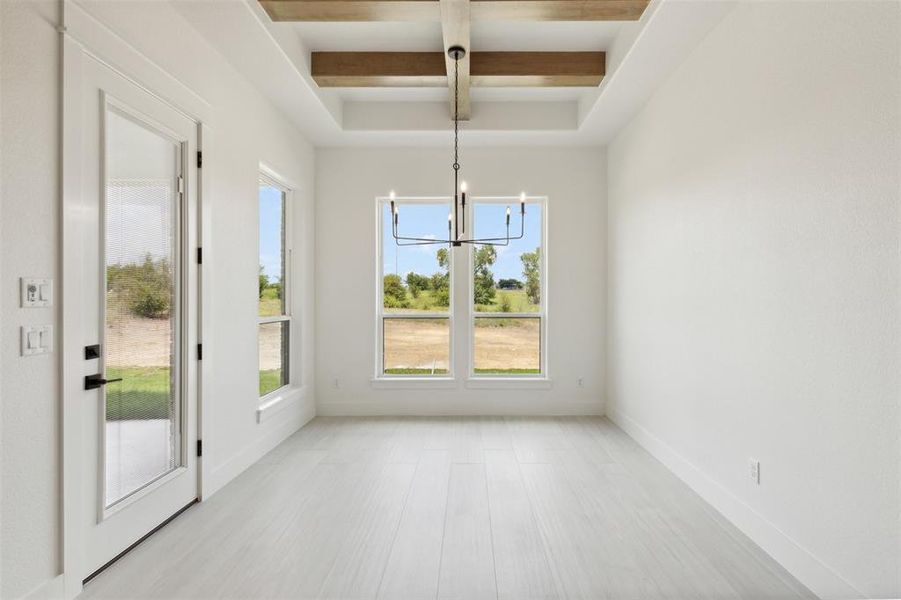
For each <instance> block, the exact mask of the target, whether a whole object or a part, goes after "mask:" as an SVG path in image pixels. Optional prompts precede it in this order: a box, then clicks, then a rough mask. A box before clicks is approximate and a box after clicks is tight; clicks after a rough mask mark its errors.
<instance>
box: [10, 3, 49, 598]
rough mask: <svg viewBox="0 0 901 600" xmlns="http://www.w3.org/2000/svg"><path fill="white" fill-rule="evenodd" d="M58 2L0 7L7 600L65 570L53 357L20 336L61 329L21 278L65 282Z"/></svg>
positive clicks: (12, 4)
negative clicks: (28, 351) (29, 330)
mask: <svg viewBox="0 0 901 600" xmlns="http://www.w3.org/2000/svg"><path fill="white" fill-rule="evenodd" d="M57 11H58V7H57V3H56V2H55V1H52V0H48V1H46V2H36V1H35V2H33V1H31V0H25V1H13V0H10V1H7V0H3V1H2V2H0V178H2V184H0V186H2V187H0V215H2V218H0V262H2V265H0V342H2V343H0V401H2V412H0V423H2V426H0V442H2V449H0V455H2V464H0V490H2V491H0V597H2V598H14V597H16V596H18V595H20V594H22V593H25V592H28V591H30V590H31V588H33V587H35V586H36V585H37V584H39V583H41V582H43V581H46V580H49V579H50V578H52V577H53V576H54V575H56V573H57V572H58V568H59V552H58V550H59V548H58V538H57V535H58V533H59V518H58V514H59V513H58V511H59V505H58V502H57V498H58V496H59V485H58V481H59V479H58V476H59V472H58V470H57V467H58V460H57V456H58V453H59V448H60V444H59V430H60V429H59V424H58V419H59V412H58V396H57V386H58V384H59V378H58V375H57V373H58V369H59V360H58V357H57V355H56V354H49V355H40V356H32V357H29V358H21V357H20V356H19V327H21V326H22V325H25V324H47V323H53V324H56V323H57V319H56V315H57V309H56V308H40V309H35V308H29V309H23V308H19V277H21V276H27V277H52V278H54V280H58V279H59V271H58V262H57V255H56V253H57V244H56V240H57V239H58V235H57V231H58V230H57V227H58V225H59V222H58V217H57V205H58V198H59V194H58V187H57V186H58V182H59V178H58V168H59V161H58V142H59V135H58V129H57V128H58V124H59V119H58V115H57V111H58V106H59V105H58V96H57V94H58V92H57V90H58V88H57V80H58V77H59V71H58V66H59V60H58V51H59V50H58V49H59V45H58V42H57V34H56V30H55V29H54V23H56V19H57Z"/></svg>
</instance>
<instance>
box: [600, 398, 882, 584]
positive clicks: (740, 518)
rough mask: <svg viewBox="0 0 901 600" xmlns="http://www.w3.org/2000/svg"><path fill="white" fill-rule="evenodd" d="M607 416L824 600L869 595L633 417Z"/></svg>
mask: <svg viewBox="0 0 901 600" xmlns="http://www.w3.org/2000/svg"><path fill="white" fill-rule="evenodd" d="M607 418H609V419H610V420H611V421H613V422H614V423H616V425H618V426H619V427H620V429H622V430H623V431H625V432H626V433H627V434H629V436H630V437H632V439H634V440H635V441H636V442H638V444H639V445H641V446H642V447H643V448H644V449H645V450H647V451H648V452H649V453H650V454H651V455H652V456H654V458H656V459H657V460H659V461H660V462H662V463H663V464H664V465H666V467H667V468H668V469H669V470H670V471H672V472H673V473H675V474H676V476H678V477H679V478H680V479H681V480H682V481H684V482H685V483H686V484H688V486H689V487H690V488H691V489H693V490H694V491H695V492H697V493H698V495H700V496H701V497H702V498H703V499H704V500H706V501H707V502H708V503H709V504H710V505H711V506H713V508H715V509H716V510H717V511H718V512H719V513H720V514H722V515H723V516H724V517H726V519H728V520H729V521H730V522H732V524H733V525H735V526H736V527H737V528H738V529H739V530H740V531H741V532H742V533H744V534H745V535H747V536H748V537H749V538H751V539H752V540H753V541H754V543H756V544H757V545H758V546H760V547H761V548H762V549H763V550H764V552H766V553H767V554H769V555H770V556H771V557H773V559H774V560H775V561H776V562H778V563H779V564H780V565H782V566H783V567H785V569H786V570H787V571H788V572H789V573H791V574H792V575H793V576H794V577H795V578H796V579H797V580H798V581H800V582H801V583H803V584H804V585H806V586H807V587H808V588H809V589H810V590H811V591H812V592H813V593H815V594H816V595H817V596H819V597H820V598H823V600H847V599H851V598H867V597H868V596H866V595H865V594H864V593H863V592H861V591H860V590H858V589H857V588H856V587H854V585H852V584H851V583H850V582H848V581H847V580H845V579H844V578H843V577H842V576H841V575H839V574H838V572H836V571H835V570H834V569H832V568H831V567H829V566H828V565H827V564H825V563H824V562H823V561H821V560H820V559H818V558H817V557H816V556H814V555H813V554H812V553H811V552H810V551H809V550H807V549H805V548H804V547H803V546H801V544H799V543H798V542H796V541H795V540H793V539H792V538H790V537H789V536H788V535H786V534H785V533H784V532H783V531H781V530H780V529H779V528H778V527H776V526H775V525H774V524H773V523H771V522H770V521H768V520H767V519H766V518H765V517H764V516H763V515H761V514H760V513H758V512H757V511H755V510H754V509H753V508H751V507H750V506H748V505H747V504H746V503H744V502H743V501H742V500H740V499H739V498H738V497H737V496H736V495H735V494H733V493H732V492H730V491H729V490H728V489H726V488H725V487H723V486H722V485H721V484H719V483H718V482H716V481H715V480H714V479H712V478H711V477H710V476H708V475H707V474H706V473H704V472H703V471H701V470H700V469H699V468H698V467H696V466H695V465H694V464H692V463H691V462H690V461H688V459H686V458H685V457H683V456H682V455H680V454H679V453H678V452H676V451H675V450H674V449H673V448H672V447H670V446H668V445H667V444H666V443H665V442H664V441H663V440H661V439H660V438H658V437H657V436H655V435H654V434H653V433H651V432H650V431H648V430H647V429H645V428H644V427H642V426H641V425H639V424H638V423H637V422H636V421H634V420H633V419H632V418H630V417H628V416H626V415H624V414H622V413H620V412H618V411H616V410H615V409H611V408H609V407H608V409H607Z"/></svg>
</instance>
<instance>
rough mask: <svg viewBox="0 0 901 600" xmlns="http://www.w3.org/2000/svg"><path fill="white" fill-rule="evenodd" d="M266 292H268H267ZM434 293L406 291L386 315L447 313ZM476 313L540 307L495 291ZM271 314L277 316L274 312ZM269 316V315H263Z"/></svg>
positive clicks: (515, 293) (521, 295)
mask: <svg viewBox="0 0 901 600" xmlns="http://www.w3.org/2000/svg"><path fill="white" fill-rule="evenodd" d="M267 291H268V290H267ZM434 294H435V292H433V291H432V290H423V291H421V292H419V295H418V296H417V297H416V298H414V297H413V295H412V294H411V293H410V291H409V290H407V303H408V305H409V306H408V307H407V308H387V307H386V308H385V312H386V313H403V312H411V311H412V312H416V311H422V312H447V311H448V307H446V306H440V305H438V304H437V303H436V302H435V297H434ZM264 302H265V300H260V314H261V315H263V312H262V311H263V306H264ZM274 302H275V307H276V308H275V310H276V311H277V310H278V300H275V301H274ZM475 309H476V311H477V312H491V313H505V312H507V313H537V312H538V311H539V310H541V307H540V306H538V305H537V304H532V303H531V302H529V298H528V296H526V292H525V290H496V291H495V295H494V302H492V303H491V304H476V305H475ZM273 314H278V312H275V313H273ZM265 316H269V315H265Z"/></svg>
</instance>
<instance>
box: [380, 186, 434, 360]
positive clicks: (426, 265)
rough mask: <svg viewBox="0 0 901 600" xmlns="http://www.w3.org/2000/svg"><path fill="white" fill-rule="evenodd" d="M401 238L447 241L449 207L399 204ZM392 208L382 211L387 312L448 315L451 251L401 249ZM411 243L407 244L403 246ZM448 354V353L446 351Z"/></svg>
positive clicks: (414, 247)
mask: <svg viewBox="0 0 901 600" xmlns="http://www.w3.org/2000/svg"><path fill="white" fill-rule="evenodd" d="M397 206H398V235H399V236H408V237H417V238H425V239H447V235H448V234H447V215H448V214H449V213H450V212H451V207H450V205H449V204H446V203H440V204H398V205H397ZM391 225H392V220H391V205H390V204H387V203H386V204H385V205H384V206H383V207H382V292H383V303H384V309H385V312H403V313H407V312H447V311H448V307H449V306H450V274H449V273H450V271H449V267H450V265H449V260H450V251H449V250H448V247H447V246H446V245H437V244H436V245H423V246H398V245H397V242H396V241H395V239H394V237H393V236H392V231H391V229H392V227H391ZM403 243H407V242H403ZM445 350H446V349H445Z"/></svg>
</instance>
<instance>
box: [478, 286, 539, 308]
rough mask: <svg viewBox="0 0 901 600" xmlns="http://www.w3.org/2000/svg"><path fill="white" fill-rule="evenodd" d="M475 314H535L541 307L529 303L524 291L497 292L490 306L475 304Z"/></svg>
mask: <svg viewBox="0 0 901 600" xmlns="http://www.w3.org/2000/svg"><path fill="white" fill-rule="evenodd" d="M475 309H476V312H497V313H505V312H508V313H537V312H538V311H539V310H541V307H540V306H538V305H537V304H532V303H531V302H529V297H528V296H526V292H525V290H497V291H495V293H494V302H492V303H491V304H476V305H475Z"/></svg>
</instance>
